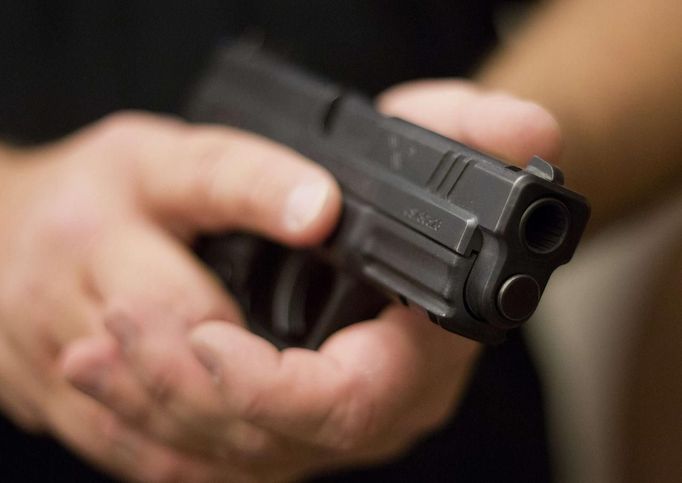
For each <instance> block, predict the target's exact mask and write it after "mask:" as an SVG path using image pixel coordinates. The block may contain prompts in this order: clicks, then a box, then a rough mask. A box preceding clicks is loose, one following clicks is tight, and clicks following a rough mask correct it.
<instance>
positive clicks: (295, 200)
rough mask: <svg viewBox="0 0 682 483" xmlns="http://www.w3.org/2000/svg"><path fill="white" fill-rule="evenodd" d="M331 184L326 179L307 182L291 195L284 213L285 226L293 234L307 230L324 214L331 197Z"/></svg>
mask: <svg viewBox="0 0 682 483" xmlns="http://www.w3.org/2000/svg"><path fill="white" fill-rule="evenodd" d="M329 191H330V183H329V181H327V180H325V179H318V180H315V181H309V182H305V183H303V184H301V185H299V186H297V187H296V188H295V189H294V190H293V191H292V192H291V194H290V195H289V198H288V200H287V202H286V207H285V211H284V225H285V227H286V229H287V230H289V231H291V232H299V231H302V230H305V229H306V228H307V227H308V225H310V224H311V223H312V222H313V221H314V220H315V219H316V218H317V217H318V216H319V215H320V213H321V212H322V208H324V205H325V203H326V202H327V197H328V196H329Z"/></svg>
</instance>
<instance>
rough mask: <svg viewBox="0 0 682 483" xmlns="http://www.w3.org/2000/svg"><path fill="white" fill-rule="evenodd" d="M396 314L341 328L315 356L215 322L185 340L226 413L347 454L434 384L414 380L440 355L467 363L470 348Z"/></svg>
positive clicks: (431, 381) (425, 325) (407, 317)
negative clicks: (282, 348)
mask: <svg viewBox="0 0 682 483" xmlns="http://www.w3.org/2000/svg"><path fill="white" fill-rule="evenodd" d="M400 313H401V314H402V315H401V316H396V315H395V314H394V313H392V312H391V313H389V315H387V317H388V318H387V319H386V320H383V319H382V320H378V321H375V322H368V323H362V324H357V325H355V326H352V327H349V328H347V329H344V330H343V331H340V332H339V333H337V334H336V335H334V336H333V337H332V338H331V339H330V340H329V341H328V342H327V343H325V345H324V346H323V347H322V348H321V350H320V352H314V351H308V350H302V349H287V350H285V351H283V352H278V351H277V350H276V349H275V348H274V347H273V346H272V345H270V344H269V343H268V342H266V341H264V340H263V339H261V338H258V337H256V336H254V335H252V334H249V333H248V332H246V331H244V330H243V329H241V328H237V327H233V326H229V325H225V324H219V323H209V324H202V325H200V326H198V327H197V328H195V329H194V330H193V332H192V336H191V337H192V343H193V347H194V350H195V353H196V355H197V357H198V358H199V360H201V361H202V363H203V364H204V366H205V367H206V368H207V369H208V370H209V372H211V373H212V374H213V376H214V377H216V378H218V380H219V388H220V390H221V391H222V392H223V394H224V398H225V401H226V405H227V407H226V410H228V411H231V412H233V413H234V414H236V415H238V416H239V417H242V418H244V419H246V420H247V421H251V422H253V423H254V424H256V425H259V426H262V427H264V428H267V429H271V430H273V431H275V432H278V433H281V434H284V435H287V436H289V437H292V438H299V439H301V440H303V441H306V442H311V443H314V444H318V445H322V446H325V447H331V448H335V449H342V450H348V449H349V448H354V447H356V446H358V445H362V444H364V443H367V442H369V441H372V440H373V439H374V437H375V436H376V434H377V433H379V432H381V431H383V430H384V429H385V427H386V424H387V423H389V422H390V423H393V422H394V421H392V420H391V418H390V417H387V416H396V417H397V415H398V414H400V412H401V410H402V409H404V408H406V407H409V404H410V403H411V401H412V400H414V399H416V398H417V397H418V396H419V395H420V394H419V393H420V391H423V390H424V388H426V387H427V386H428V384H441V383H442V381H435V380H428V381H424V380H422V379H423V374H432V373H433V371H432V368H430V367H425V366H427V365H429V364H431V363H433V362H434V360H433V359H437V357H438V356H440V355H442V352H444V351H447V353H450V354H452V353H453V352H454V353H455V354H457V353H458V352H461V353H460V354H459V355H458V356H457V357H456V359H459V358H461V359H463V360H468V357H471V353H472V352H473V349H472V347H475V346H476V344H475V343H473V342H471V341H468V340H464V339H462V338H459V337H456V336H451V337H450V336H449V335H448V334H443V333H442V330H440V329H438V328H437V327H433V328H430V327H429V326H428V325H427V324H428V322H426V323H421V324H420V323H415V322H414V320H413V319H414V318H415V317H414V315H411V316H407V315H405V313H403V312H400ZM429 329H435V331H434V332H432V331H430V330H429ZM425 330H426V334H427V335H428V337H426V336H425V333H424V331H425ZM436 333H437V335H435V334H436ZM424 339H428V340H429V342H433V339H439V340H441V341H443V342H439V343H438V344H439V345H438V346H436V349H437V350H436V351H434V344H433V343H426V342H415V341H419V340H422V341H424ZM448 339H453V340H448ZM434 352H436V353H437V354H434ZM429 354H433V355H429ZM452 359H453V357H452V356H451V357H450V364H452V365H455V362H454V361H452ZM448 369H450V368H449V367H448ZM452 392H454V391H452ZM410 398H411V399H410ZM450 402H452V399H450V400H449V401H448V403H450ZM376 408H381V410H382V413H383V414H382V415H379V414H377V413H376Z"/></svg>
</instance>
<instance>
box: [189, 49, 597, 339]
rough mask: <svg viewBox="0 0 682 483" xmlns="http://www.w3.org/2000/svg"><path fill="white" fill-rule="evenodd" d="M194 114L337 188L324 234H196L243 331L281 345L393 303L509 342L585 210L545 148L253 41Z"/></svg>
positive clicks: (221, 60)
mask: <svg viewBox="0 0 682 483" xmlns="http://www.w3.org/2000/svg"><path fill="white" fill-rule="evenodd" d="M456 114H457V113H453V115H456ZM188 118H189V119H190V120H191V121H193V122H201V123H217V124H222V125H228V126H232V127H236V128H239V129H244V130H248V131H251V132H254V133H257V134H259V135H262V136H265V137H267V138H270V139H272V140H274V141H276V142H279V143H282V144H284V145H287V146H289V147H291V148H293V149H294V150H296V151H298V152H300V153H301V154H302V155H303V156H305V157H307V158H309V159H310V160H312V161H314V162H316V163H319V164H320V165H322V166H324V167H325V168H326V169H327V170H328V171H329V172H330V173H331V174H332V175H333V176H334V177H335V178H336V180H337V181H338V183H339V185H340V187H341V190H342V194H343V209H342V215H341V217H340V221H339V222H338V225H337V226H336V229H335V230H334V232H333V234H332V235H331V236H330V237H329V238H328V239H327V240H326V241H325V242H324V243H323V244H322V245H321V246H319V247H315V248H311V249H305V250H301V249H298V250H297V249H291V248H287V247H284V246H282V245H278V244H276V243H274V242H272V241H268V240H265V239H263V238H259V237H257V236H255V235H251V234H244V233H224V234H217V235H216V234H214V235H207V236H204V237H202V238H201V239H200V240H199V241H198V243H197V245H196V247H195V250H196V253H197V254H198V256H199V257H200V258H201V259H202V260H203V261H204V262H205V263H206V264H207V265H208V266H209V267H210V268H211V269H212V270H213V271H214V272H215V273H216V274H217V276H218V277H219V278H220V280H222V282H223V283H224V285H225V287H226V289H228V290H230V291H231V292H232V293H233V294H234V296H235V297H236V299H237V300H238V302H239V303H240V304H241V307H242V309H243V311H244V314H245V316H246V319H247V322H248V326H249V328H250V329H251V330H252V331H253V332H255V333H257V334H259V335H261V336H263V337H265V338H267V339H268V340H270V341H271V342H272V343H274V344H275V345H276V346H277V347H279V348H285V347H291V346H299V347H306V348H312V349H314V348H317V347H319V346H320V345H321V344H322V343H323V342H324V340H325V339H326V338H327V337H328V336H330V335H331V334H332V333H334V332H335V331H337V330H339V329H341V328H342V327H344V326H346V325H348V324H351V323H354V322H359V321H362V320H366V319H369V318H372V317H374V316H376V315H377V313H378V312H379V311H380V310H381V309H382V307H384V306H385V305H387V304H388V303H389V302H391V301H399V302H401V303H402V304H405V305H407V306H410V307H414V308H415V309H417V310H420V311H423V312H425V314H426V315H427V316H428V317H429V319H430V320H431V321H432V322H434V323H436V324H438V325H440V326H441V327H442V328H444V329H446V330H448V331H451V332H455V333H457V334H460V335H462V336H465V337H468V338H471V339H474V340H477V341H481V342H483V343H489V344H496V343H499V342H501V341H503V340H504V338H505V335H506V333H507V331H509V330H510V329H513V328H515V327H518V326H520V325H521V324H522V323H523V322H525V321H526V320H527V319H528V318H529V317H530V316H531V315H532V314H533V312H534V311H535V309H536V307H537V305H538V303H539V301H540V297H541V295H542V292H543V290H544V289H545V286H546V284H547V281H548V279H549V277H550V275H551V274H552V272H553V271H554V270H555V269H556V268H557V267H559V266H560V265H562V264H565V263H567V262H568V261H569V260H570V259H571V257H572V256H573V253H574V251H575V249H576V246H577V244H578V242H579V240H580V238H581V236H582V233H583V231H584V228H585V225H586V223H587V220H588V218H589V205H588V203H587V201H586V200H585V198H584V197H583V196H581V195H579V194H577V193H575V192H573V191H570V190H568V189H567V188H565V187H564V186H563V175H562V173H561V171H560V170H559V169H557V168H556V167H554V166H553V165H551V164H549V163H547V162H545V161H544V160H542V159H541V158H539V157H533V158H532V159H530V161H529V162H528V164H527V167H526V168H525V169H520V168H518V167H516V166H512V165H509V164H506V163H504V162H503V161H500V160H498V159H495V158H493V157H491V156H489V155H487V154H484V153H481V152H479V151H476V150H475V149H472V148H470V147H468V146H466V145H464V144H462V143H459V142H457V141H455V140H452V139H449V138H446V137H444V136H441V135H439V134H436V133H434V132H432V131H429V130H427V129H424V128H422V127H419V126H417V125H414V124H411V123H409V122H407V121H405V120H402V119H399V118H393V117H387V116H384V115H382V114H381V113H379V112H378V111H377V110H376V109H375V108H374V106H373V105H372V102H371V100H370V99H368V98H366V97H364V96H363V95H361V94H359V93H355V92H353V91H350V90H347V89H344V88H342V87H340V86H337V85H335V84H334V83H332V82H328V81H326V80H324V79H322V78H320V77H317V76H315V75H312V74H309V73H308V72H306V71H305V70H304V69H302V68H300V67H298V66H295V65H293V64H290V63H287V62H286V61H285V60H283V59H282V58H279V57H276V56H275V55H273V54H270V53H267V52H265V51H263V50H261V49H260V48H257V47H254V46H251V45H243V44H242V45H236V46H235V45H232V46H223V47H222V48H221V49H219V51H218V52H217V55H216V56H215V58H214V59H213V61H212V63H211V64H210V66H209V69H208V71H207V72H206V75H205V76H204V77H203V78H202V79H201V80H200V82H199V83H198V85H197V88H196V90H195V92H194V95H193V96H192V98H191V102H190V104H189V109H188Z"/></svg>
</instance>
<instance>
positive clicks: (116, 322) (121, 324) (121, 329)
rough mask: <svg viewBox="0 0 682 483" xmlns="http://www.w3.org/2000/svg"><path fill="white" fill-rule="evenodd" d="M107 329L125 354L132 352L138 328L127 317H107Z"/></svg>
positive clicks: (118, 315)
mask: <svg viewBox="0 0 682 483" xmlns="http://www.w3.org/2000/svg"><path fill="white" fill-rule="evenodd" d="M104 324H105V326H106V328H107V329H108V330H109V332H111V334H112V335H113V336H114V337H115V338H116V340H117V341H118V343H119V344H120V346H121V350H122V351H123V352H124V353H128V352H130V349H131V347H132V345H133V342H134V340H135V338H136V336H137V327H136V326H135V324H134V323H133V321H132V320H130V318H129V317H127V316H125V315H120V314H117V315H113V316H109V317H107V319H106V320H105V322H104Z"/></svg>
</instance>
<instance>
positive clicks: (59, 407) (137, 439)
mask: <svg viewBox="0 0 682 483" xmlns="http://www.w3.org/2000/svg"><path fill="white" fill-rule="evenodd" d="M48 419H49V423H50V426H51V428H52V431H53V432H54V434H55V435H56V436H57V437H59V439H60V440H62V441H63V442H64V443H66V444H67V445H68V446H70V447H72V448H73V449H74V450H75V451H77V452H78V453H79V454H80V455H81V456H83V457H85V458H86V459H88V460H90V461H91V462H93V463H94V464H96V465H97V466H100V467H102V468H104V469H105V470H106V471H108V472H111V473H113V474H116V475H119V476H122V477H124V478H126V479H131V480H136V481H145V482H146V481H186V480H184V478H185V477H189V476H190V475H198V474H205V473H207V472H208V471H209V469H208V467H207V464H206V463H205V462H202V461H200V460H195V459H191V458H188V457H186V456H185V455H182V454H181V453H177V452H174V451H172V450H170V449H168V448H165V447H163V446H161V445H159V444H156V443H154V442H152V441H150V440H149V439H147V438H145V437H144V436H142V435H141V434H140V433H138V432H137V431H135V430H133V429H131V428H130V427H127V426H126V425H124V424H122V423H121V422H120V421H119V420H118V419H117V418H116V417H114V416H113V414H112V413H110V412H109V411H108V410H107V409H105V408H103V407H101V406H99V405H98V404H97V403H96V402H94V401H91V400H88V399H87V398H86V397H85V396H83V395H81V394H79V393H77V392H76V391H73V390H70V389H69V388H68V387H66V386H65V387H64V388H63V390H62V391H61V392H60V393H56V397H55V398H54V399H53V401H52V404H51V405H50V407H49V413H48Z"/></svg>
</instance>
